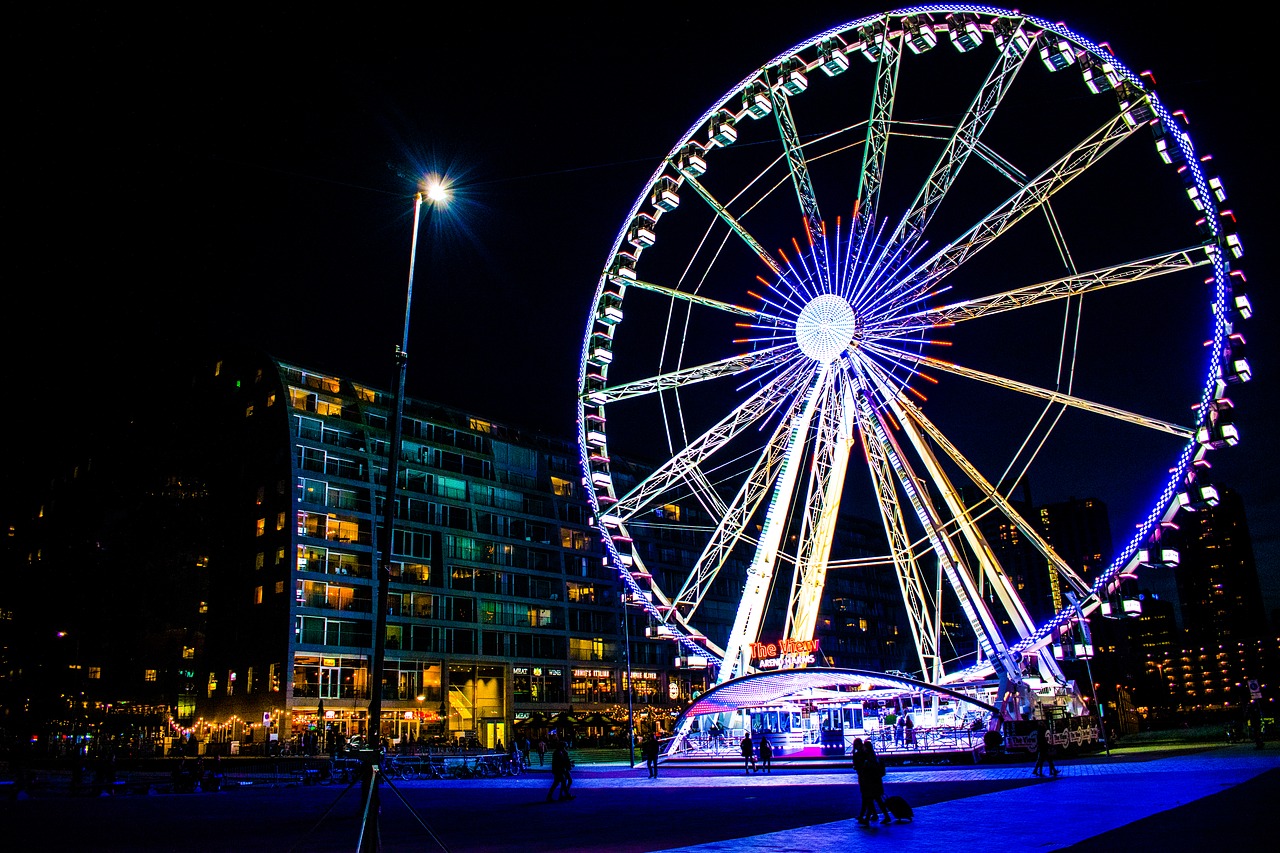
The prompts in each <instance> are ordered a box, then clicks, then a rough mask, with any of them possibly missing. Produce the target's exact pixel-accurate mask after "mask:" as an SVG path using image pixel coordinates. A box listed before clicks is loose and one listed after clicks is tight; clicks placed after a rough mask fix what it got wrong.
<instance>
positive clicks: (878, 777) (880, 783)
mask: <svg viewBox="0 0 1280 853" xmlns="http://www.w3.org/2000/svg"><path fill="white" fill-rule="evenodd" d="M884 771H885V767H884V762H883V761H881V760H880V756H878V755H876V751H875V749H874V748H873V747H872V746H871V741H869V740H865V741H864V740H863V739H862V738H860V737H857V738H854V739H853V772H854V773H856V774H857V776H858V791H859V793H861V794H862V810H861V811H860V812H859V813H858V823H860V824H862V825H863V826H869V825H870V824H871V822H872V821H874V820H875V819H876V818H877V817H878V816H879V815H878V814H877V813H876V807H877V806H879V809H880V814H882V815H883V818H882V819H881V820H880V822H881V823H893V816H892V815H891V814H889V807H888V806H886V805H885V802H884Z"/></svg>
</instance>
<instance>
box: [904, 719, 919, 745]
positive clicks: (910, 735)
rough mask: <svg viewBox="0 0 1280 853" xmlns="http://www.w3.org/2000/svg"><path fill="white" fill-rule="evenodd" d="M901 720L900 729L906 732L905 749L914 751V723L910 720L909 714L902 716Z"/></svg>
mask: <svg viewBox="0 0 1280 853" xmlns="http://www.w3.org/2000/svg"><path fill="white" fill-rule="evenodd" d="M902 719H903V723H902V728H903V730H904V731H905V732H906V747H907V749H915V748H916V724H915V721H914V720H912V719H911V715H910V714H903V715H902Z"/></svg>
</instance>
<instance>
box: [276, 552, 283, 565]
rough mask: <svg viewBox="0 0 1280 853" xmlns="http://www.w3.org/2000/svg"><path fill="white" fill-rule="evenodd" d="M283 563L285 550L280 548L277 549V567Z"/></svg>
mask: <svg viewBox="0 0 1280 853" xmlns="http://www.w3.org/2000/svg"><path fill="white" fill-rule="evenodd" d="M283 562H284V549H283V548H278V549H276V565H277V566H278V565H280V564H281V563H283Z"/></svg>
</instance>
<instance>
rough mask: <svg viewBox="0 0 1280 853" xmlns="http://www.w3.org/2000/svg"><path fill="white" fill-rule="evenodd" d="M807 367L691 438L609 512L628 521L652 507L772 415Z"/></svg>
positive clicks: (786, 375)
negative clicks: (695, 470) (656, 500)
mask: <svg viewBox="0 0 1280 853" xmlns="http://www.w3.org/2000/svg"><path fill="white" fill-rule="evenodd" d="M808 369H809V368H807V367H806V366H804V365H796V366H793V367H791V368H790V369H788V370H786V371H784V372H783V373H781V374H779V375H778V376H776V377H774V379H773V380H772V381H771V382H769V383H768V384H766V385H764V386H762V387H761V388H760V389H759V390H757V391H756V392H755V393H754V394H752V395H751V396H750V397H748V398H747V399H746V400H745V401H744V402H743V403H742V404H741V405H740V406H738V407H737V408H735V409H734V410H733V411H732V412H730V413H729V415H727V416H726V417H725V418H723V419H722V420H720V422H718V423H717V424H715V426H713V427H711V428H710V429H709V430H707V431H706V432H704V433H703V434H702V435H700V436H698V437H697V438H696V439H694V440H693V441H691V442H690V443H689V444H688V445H687V446H686V447H685V448H684V449H682V450H681V451H679V452H678V453H676V454H674V455H673V456H672V457H671V459H669V460H667V462H665V463H664V464H662V465H661V466H659V467H658V468H657V469H656V470H655V471H654V472H653V473H651V474H650V475H649V476H648V477H646V478H645V479H644V480H642V481H641V482H640V483H638V484H637V485H636V486H635V488H633V489H632V490H631V491H630V492H628V493H627V494H625V495H623V496H622V497H621V498H620V499H619V500H618V502H617V503H616V504H614V505H613V507H612V508H611V509H610V515H611V516H614V517H616V518H619V519H621V520H623V521H625V520H627V519H629V518H631V517H633V516H634V515H635V514H636V513H638V512H642V511H643V510H644V509H645V508H647V507H649V506H651V505H652V502H653V501H654V499H655V498H657V497H659V496H661V495H663V494H665V493H666V492H667V490H668V489H671V488H672V487H673V486H675V485H677V484H683V483H685V482H686V481H687V480H688V479H689V477H690V475H689V473H688V472H689V471H691V470H692V469H694V468H697V467H699V466H700V465H701V464H702V462H703V461H705V460H706V459H707V458H709V457H710V456H712V455H713V454H715V453H716V451H718V450H719V449H720V448H722V447H724V446H725V445H726V444H728V443H729V442H730V441H731V440H732V439H733V438H734V437H735V436H737V435H739V434H740V433H741V432H742V431H743V430H745V429H747V428H748V427H750V426H751V425H752V424H754V423H756V422H757V421H759V420H760V419H761V418H764V417H766V416H768V415H769V414H771V413H772V412H773V411H774V410H775V409H776V408H777V407H778V406H779V405H781V404H782V402H783V401H784V400H786V399H787V397H789V396H791V395H793V394H794V392H795V389H796V387H797V385H798V384H799V383H800V382H801V381H802V377H803V375H804V372H805V371H807V370H808Z"/></svg>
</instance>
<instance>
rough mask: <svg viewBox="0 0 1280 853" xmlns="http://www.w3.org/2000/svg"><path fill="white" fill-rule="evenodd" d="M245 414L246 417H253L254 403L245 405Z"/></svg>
mask: <svg viewBox="0 0 1280 853" xmlns="http://www.w3.org/2000/svg"><path fill="white" fill-rule="evenodd" d="M244 416H245V417H246V418H251V417H253V403H250V404H249V405H247V406H245V407H244Z"/></svg>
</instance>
